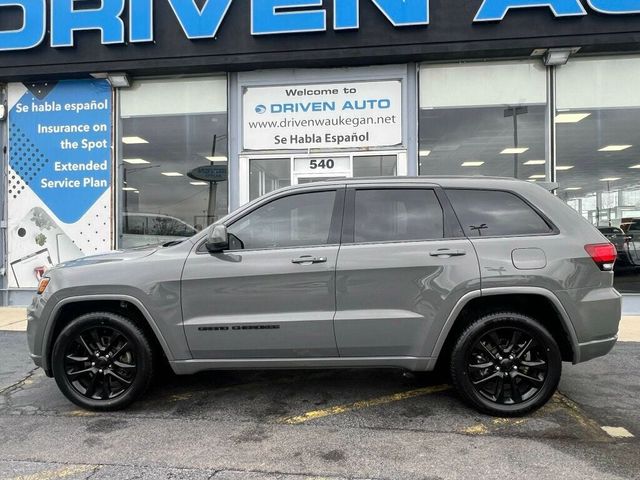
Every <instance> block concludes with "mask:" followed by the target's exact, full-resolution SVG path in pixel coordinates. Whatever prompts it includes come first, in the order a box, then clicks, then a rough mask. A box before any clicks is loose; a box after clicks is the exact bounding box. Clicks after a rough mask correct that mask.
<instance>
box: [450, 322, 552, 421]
mask: <svg viewBox="0 0 640 480" xmlns="http://www.w3.org/2000/svg"><path fill="white" fill-rule="evenodd" d="M561 371H562V358H561V355H560V349H559V348H558V345H557V343H556V341H555V340H554V339H553V337H552V336H551V334H550V333H549V332H548V331H547V330H546V329H545V328H544V327H543V326H542V325H540V324H539V323H538V322H536V321H535V320H534V319H532V318H530V317H528V316H526V315H522V314H519V313H510V312H502V313H494V314H490V315H486V316H483V317H481V318H479V319H477V320H476V321H474V322H473V323H472V324H471V325H469V327H467V329H466V330H465V331H464V332H463V333H462V335H460V338H459V339H458V341H457V342H456V345H455V347H454V348H453V351H452V355H451V377H452V381H453V383H454V385H455V386H456V388H457V390H458V391H459V393H460V394H461V395H462V397H463V398H464V399H465V400H466V401H467V402H469V403H471V404H472V405H473V406H474V407H476V408H477V409H478V410H480V411H481V412H484V413H488V414H490V415H497V416H518V415H524V414H526V413H528V412H531V411H533V410H536V409H538V408H540V407H541V406H542V405H544V404H545V403H546V402H547V401H548V400H549V399H550V398H551V396H552V395H553V394H554V392H555V391H556V388H557V386H558V382H559V381H560V374H561Z"/></svg>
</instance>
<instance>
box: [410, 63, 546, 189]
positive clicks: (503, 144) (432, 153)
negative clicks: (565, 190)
mask: <svg viewBox="0 0 640 480" xmlns="http://www.w3.org/2000/svg"><path fill="white" fill-rule="evenodd" d="M546 91H547V88H546V71H545V67H544V66H543V65H542V63H541V62H540V61H525V62H522V61H520V62H488V63H468V64H450V65H423V66H422V67H421V68H420V111H419V173H420V175H449V174H454V175H498V176H508V177H516V178H521V179H526V180H531V181H538V180H544V179H545V178H546V177H547V176H548V173H547V170H548V168H547V161H546V158H547V156H546V148H545V131H546V129H545V112H546V108H547V107H546V104H547V94H546Z"/></svg>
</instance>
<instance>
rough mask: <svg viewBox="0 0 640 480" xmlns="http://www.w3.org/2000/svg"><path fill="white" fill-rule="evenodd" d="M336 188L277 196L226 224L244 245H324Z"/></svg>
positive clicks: (277, 246) (255, 246) (263, 246)
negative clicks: (326, 190) (228, 224)
mask: <svg viewBox="0 0 640 480" xmlns="http://www.w3.org/2000/svg"><path fill="white" fill-rule="evenodd" d="M335 196H336V193H335V191H330V192H312V193H304V194H300V195H290V196H288V197H283V198H279V199H278V200H274V201H273V202H270V203H268V204H267V205H264V206H262V207H260V208H258V209H257V210H254V211H253V212H251V213H249V214H248V215H247V216H245V217H243V218H241V219H240V220H238V221H237V222H236V223H234V224H233V225H231V226H230V227H229V228H228V231H229V233H231V234H233V235H235V236H236V237H237V238H238V240H240V242H242V244H243V245H244V248H245V249H247V248H251V249H253V248H280V247H301V246H305V245H324V244H326V243H327V241H328V238H329V232H330V230H331V215H332V212H333V204H334V201H335Z"/></svg>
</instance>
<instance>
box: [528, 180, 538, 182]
mask: <svg viewBox="0 0 640 480" xmlns="http://www.w3.org/2000/svg"><path fill="white" fill-rule="evenodd" d="M527 182H537V180H527Z"/></svg>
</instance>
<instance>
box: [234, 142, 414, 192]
mask: <svg viewBox="0 0 640 480" xmlns="http://www.w3.org/2000/svg"><path fill="white" fill-rule="evenodd" d="M239 166H240V171H239V174H240V185H239V194H240V204H245V203H247V202H249V201H251V200H254V199H256V198H258V197H260V196H262V195H265V194H267V193H269V192H272V191H273V190H277V189H278V188H282V187H287V186H289V185H299V184H303V183H310V182H320V181H323V180H336V179H340V178H351V177H381V176H383V177H390V176H398V175H400V176H403V175H406V174H407V155H406V152H405V151H380V152H374V151H372V152H368V151H359V152H339V153H336V154H331V153H318V154H309V155H299V154H298V155H295V154H283V155H252V156H242V157H240V165H239Z"/></svg>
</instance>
